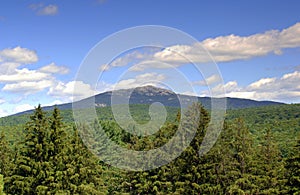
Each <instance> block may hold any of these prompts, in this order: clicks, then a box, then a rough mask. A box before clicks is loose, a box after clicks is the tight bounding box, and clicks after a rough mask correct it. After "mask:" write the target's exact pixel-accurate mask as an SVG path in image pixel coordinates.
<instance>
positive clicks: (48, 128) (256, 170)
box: [0, 104, 300, 194]
mask: <svg viewBox="0 0 300 195" xmlns="http://www.w3.org/2000/svg"><path fill="white" fill-rule="evenodd" d="M299 108H300V105H297V104H295V105H272V106H266V107H257V108H247V109H238V110H229V111H228V113H227V116H226V120H225V123H224V128H223V130H222V132H221V134H220V136H219V137H218V140H217V143H216V144H215V145H214V147H213V148H212V149H211V150H210V151H209V152H208V153H207V154H205V155H204V156H199V153H198V150H199V148H200V145H201V143H202V140H203V137H204V135H205V133H206V131H207V126H208V123H209V121H210V117H209V116H210V114H209V112H208V111H207V110H205V109H204V107H203V106H202V105H201V104H195V105H194V106H192V107H190V108H188V109H187V110H186V111H185V112H184V113H185V117H190V118H191V119H194V118H195V116H193V115H194V114H193V113H195V112H193V110H195V109H196V110H198V111H199V113H200V116H201V117H200V118H199V120H200V121H198V122H199V123H198V124H199V126H198V127H197V131H196V135H195V137H194V139H193V140H192V142H191V143H190V145H189V146H188V147H187V148H186V149H185V150H184V151H183V152H182V153H181V155H180V156H179V157H178V158H176V159H175V160H173V161H171V162H170V163H168V164H166V165H164V166H161V167H159V168H156V169H152V170H148V171H137V172H135V171H125V170H122V169H118V168H116V167H113V166H110V165H109V164H106V163H104V162H103V161H102V160H101V159H99V158H98V157H97V156H95V155H94V154H93V153H92V152H91V151H90V150H89V147H90V146H87V145H85V144H84V143H83V141H82V140H81V137H80V133H81V131H80V129H78V128H77V127H76V126H75V125H74V122H73V120H72V111H71V110H63V111H60V110H59V109H57V108H55V109H54V110H53V111H47V112H44V111H43V109H42V108H41V107H40V106H38V107H37V108H36V109H35V111H34V113H33V114H31V115H20V116H12V117H6V118H2V119H0V125H1V126H0V133H1V134H0V135H1V136H0V142H1V143H0V146H1V148H0V158H1V161H0V194H4V193H6V194H299V193H300V188H299V186H300V175H299V174H300V172H299V170H300V151H299V150H300V137H299V132H300V130H299V129H300V118H299V116H300V113H299V112H300V109H299ZM97 113H98V119H99V120H98V121H95V122H94V127H93V128H95V129H96V128H98V127H99V126H101V127H102V128H103V130H104V131H105V133H106V134H107V135H108V137H109V138H110V139H112V140H113V141H114V142H116V143H117V144H118V145H120V146H122V147H124V148H127V149H130V150H137V151H147V150H151V149H154V148H158V147H160V146H162V145H164V144H165V143H167V142H168V140H170V139H171V138H172V137H173V135H174V133H175V132H176V131H177V129H178V125H179V120H180V117H181V116H180V114H179V113H180V112H179V109H178V108H174V107H167V113H168V116H167V121H166V123H165V124H164V125H163V126H162V127H161V128H160V130H159V131H158V132H156V133H155V134H153V135H151V136H146V137H142V136H137V135H132V134H130V133H128V132H126V131H124V130H123V129H122V128H120V126H119V125H118V124H117V123H116V122H115V121H114V118H113V115H112V113H111V110H110V108H109V107H105V108H98V109H97ZM131 114H132V115H133V118H134V119H135V120H136V121H138V122H139V123H146V122H147V121H148V120H149V115H148V107H147V105H131ZM129 125H130V124H129ZM98 142H99V143H97V144H98V145H97V147H101V141H98ZM174 147H176V145H175V146H174ZM129 158H130V157H129ZM145 161H146V159H145Z"/></svg>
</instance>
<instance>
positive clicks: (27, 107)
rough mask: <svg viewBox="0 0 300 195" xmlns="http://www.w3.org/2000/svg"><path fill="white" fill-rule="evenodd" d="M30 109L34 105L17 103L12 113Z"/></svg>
mask: <svg viewBox="0 0 300 195" xmlns="http://www.w3.org/2000/svg"><path fill="white" fill-rule="evenodd" d="M31 109H34V106H32V105H30V104H21V105H17V106H16V107H15V108H14V111H13V112H14V113H19V112H24V111H27V110H31Z"/></svg>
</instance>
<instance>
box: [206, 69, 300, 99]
mask: <svg viewBox="0 0 300 195" xmlns="http://www.w3.org/2000/svg"><path fill="white" fill-rule="evenodd" d="M222 87H224V88H225V91H226V96H227V97H236V98H248V99H255V100H274V101H284V102H293V101H296V102H299V101H300V72H299V71H295V72H292V73H288V74H284V75H282V77H280V78H277V77H272V78H262V79H259V80H258V81H255V82H253V83H251V84H249V85H248V86H239V85H238V83H237V82H236V81H230V82H228V83H226V84H225V85H224V86H221V85H217V86H216V87H214V88H213V89H212V91H213V92H214V93H215V94H216V95H218V92H219V91H221V90H220V89H221V88H222ZM202 95H206V96H209V95H210V93H209V92H208V91H204V92H202ZM219 95H222V94H219Z"/></svg>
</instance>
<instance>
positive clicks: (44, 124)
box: [5, 105, 53, 195]
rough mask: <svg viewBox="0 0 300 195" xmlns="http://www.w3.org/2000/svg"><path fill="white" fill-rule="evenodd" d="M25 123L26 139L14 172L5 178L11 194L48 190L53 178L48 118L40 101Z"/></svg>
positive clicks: (38, 192) (35, 192) (36, 192)
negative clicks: (49, 151) (50, 161)
mask: <svg viewBox="0 0 300 195" xmlns="http://www.w3.org/2000/svg"><path fill="white" fill-rule="evenodd" d="M30 119H31V121H29V122H28V123H27V124H26V127H25V140H24V142H23V143H22V146H21V149H20V153H19V154H18V158H17V159H16V163H15V164H16V166H15V169H14V170H13V172H12V176H10V177H8V179H7V180H6V182H5V186H6V191H7V192H8V193H10V194H20V195H22V194H45V193H46V191H47V190H48V184H49V182H51V181H52V180H53V177H52V167H51V164H50V163H49V161H48V157H49V156H48V155H49V154H48V147H49V145H48V141H49V140H48V135H47V133H48V132H47V128H48V127H49V126H48V125H49V124H48V120H47V118H46V116H45V113H44V112H43V111H42V108H41V106H40V105H39V106H38V107H37V108H36V109H35V111H34V114H33V115H32V116H31V117H30Z"/></svg>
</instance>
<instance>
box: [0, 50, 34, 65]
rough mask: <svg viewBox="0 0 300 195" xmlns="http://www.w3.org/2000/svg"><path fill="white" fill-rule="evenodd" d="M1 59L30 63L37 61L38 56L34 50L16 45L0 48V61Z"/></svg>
mask: <svg viewBox="0 0 300 195" xmlns="http://www.w3.org/2000/svg"><path fill="white" fill-rule="evenodd" d="M1 61H6V62H15V63H20V64H31V63H35V62H37V61H38V56H37V54H36V52H35V51H33V50H29V49H27V48H22V47H20V46H18V47H15V48H6V49H3V50H1V51H0V62H1Z"/></svg>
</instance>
